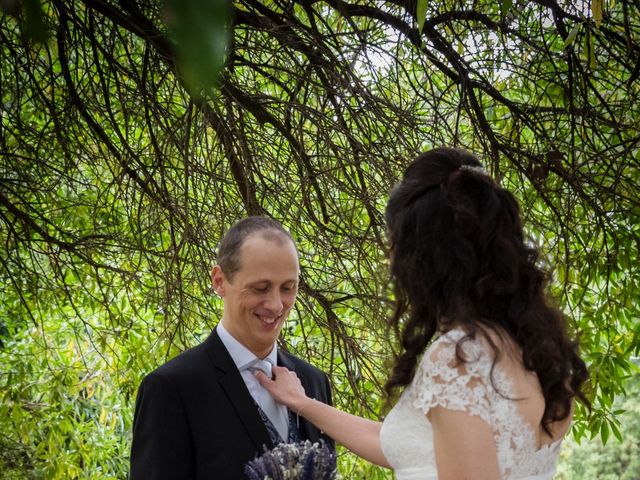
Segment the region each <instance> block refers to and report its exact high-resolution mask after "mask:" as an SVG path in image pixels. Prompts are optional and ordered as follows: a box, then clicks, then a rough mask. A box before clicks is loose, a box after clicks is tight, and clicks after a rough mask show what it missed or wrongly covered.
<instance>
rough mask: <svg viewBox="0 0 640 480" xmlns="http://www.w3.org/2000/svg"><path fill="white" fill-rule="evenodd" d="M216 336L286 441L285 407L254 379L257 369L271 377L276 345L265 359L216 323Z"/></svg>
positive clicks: (275, 356)
mask: <svg viewBox="0 0 640 480" xmlns="http://www.w3.org/2000/svg"><path fill="white" fill-rule="evenodd" d="M216 331H217V332H218V336H219V337H220V340H222V343H223V344H224V346H225V347H226V349H227V351H228V352H229V355H231V358H232V359H233V363H235V365H236V367H238V370H239V371H240V375H241V376H242V379H243V380H244V383H245V385H246V386H247V390H249V393H250V394H251V396H252V397H253V399H254V400H255V401H256V403H257V404H258V405H259V406H260V408H261V409H262V411H263V412H264V413H265V414H266V415H267V417H268V418H269V420H271V423H272V424H273V426H274V427H276V430H278V433H279V434H280V436H281V437H282V439H283V440H285V441H286V440H287V438H288V436H289V414H288V411H287V407H285V406H284V405H282V404H280V403H278V402H276V401H275V400H274V399H273V397H272V396H271V394H270V393H269V392H267V390H265V389H264V387H263V386H262V385H260V382H258V379H257V378H256V377H255V374H254V372H255V370H256V369H259V370H262V371H264V372H265V374H266V375H267V376H269V377H271V366H272V365H277V364H278V345H277V344H274V345H273V349H272V350H271V352H270V353H269V355H267V356H266V357H265V358H263V359H260V358H258V357H256V356H255V355H254V354H253V352H251V351H250V350H249V349H248V348H247V347H245V346H244V345H242V344H241V343H240V342H239V341H238V340H236V339H235V338H234V337H233V336H232V335H231V334H230V333H229V332H228V331H227V330H226V329H225V328H224V325H222V322H219V323H218V327H217V330H216Z"/></svg>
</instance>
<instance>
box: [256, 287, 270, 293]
mask: <svg viewBox="0 0 640 480" xmlns="http://www.w3.org/2000/svg"><path fill="white" fill-rule="evenodd" d="M268 290H269V287H253V291H254V292H257V293H267V291H268Z"/></svg>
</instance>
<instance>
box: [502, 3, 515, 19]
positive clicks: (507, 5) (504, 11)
mask: <svg viewBox="0 0 640 480" xmlns="http://www.w3.org/2000/svg"><path fill="white" fill-rule="evenodd" d="M512 6H513V0H502V3H501V4H500V15H501V16H502V17H503V18H504V17H505V16H506V15H507V13H509V10H511V7H512Z"/></svg>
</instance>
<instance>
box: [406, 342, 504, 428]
mask: <svg viewBox="0 0 640 480" xmlns="http://www.w3.org/2000/svg"><path fill="white" fill-rule="evenodd" d="M492 359H493V356H492V352H491V351H490V350H489V348H488V347H487V345H486V344H485V343H484V342H482V341H480V340H478V339H472V338H470V337H467V336H466V334H465V332H463V331H462V330H451V331H449V332H447V333H445V334H443V335H441V336H440V337H439V338H437V339H436V340H435V341H434V342H433V343H432V344H431V345H430V346H429V347H428V348H427V350H426V351H425V353H424V355H423V357H422V359H421V361H420V363H419V365H418V368H417V369H416V374H415V376H414V378H413V381H412V383H411V386H410V387H409V391H408V394H409V395H410V396H411V398H412V403H413V406H414V407H416V408H418V409H420V410H421V411H422V412H423V413H424V414H426V413H427V412H428V411H429V410H430V409H432V408H434V407H443V408H446V409H449V410H457V411H463V412H466V413H468V414H470V415H475V416H478V417H480V418H481V419H483V420H484V421H485V422H487V423H491V415H490V412H491V406H490V393H489V390H488V389H489V388H492V384H491V367H492V364H493V360H492Z"/></svg>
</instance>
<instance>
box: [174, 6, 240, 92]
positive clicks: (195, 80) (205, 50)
mask: <svg viewBox="0 0 640 480" xmlns="http://www.w3.org/2000/svg"><path fill="white" fill-rule="evenodd" d="M164 6H165V15H166V17H167V24H168V26H169V34H170V36H171V38H172V40H173V41H174V42H175V49H176V59H177V62H178V68H179V70H180V73H181V75H182V77H183V78H184V81H185V84H186V86H187V88H188V89H189V91H190V92H191V94H194V95H199V94H200V93H201V91H202V90H206V89H210V88H213V87H215V86H216V84H217V79H218V74H219V72H220V69H221V67H222V64H223V62H224V56H225V50H226V46H227V38H228V32H227V27H228V25H229V21H230V20H229V5H228V3H227V2H225V1H224V0H165V5H164Z"/></svg>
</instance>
